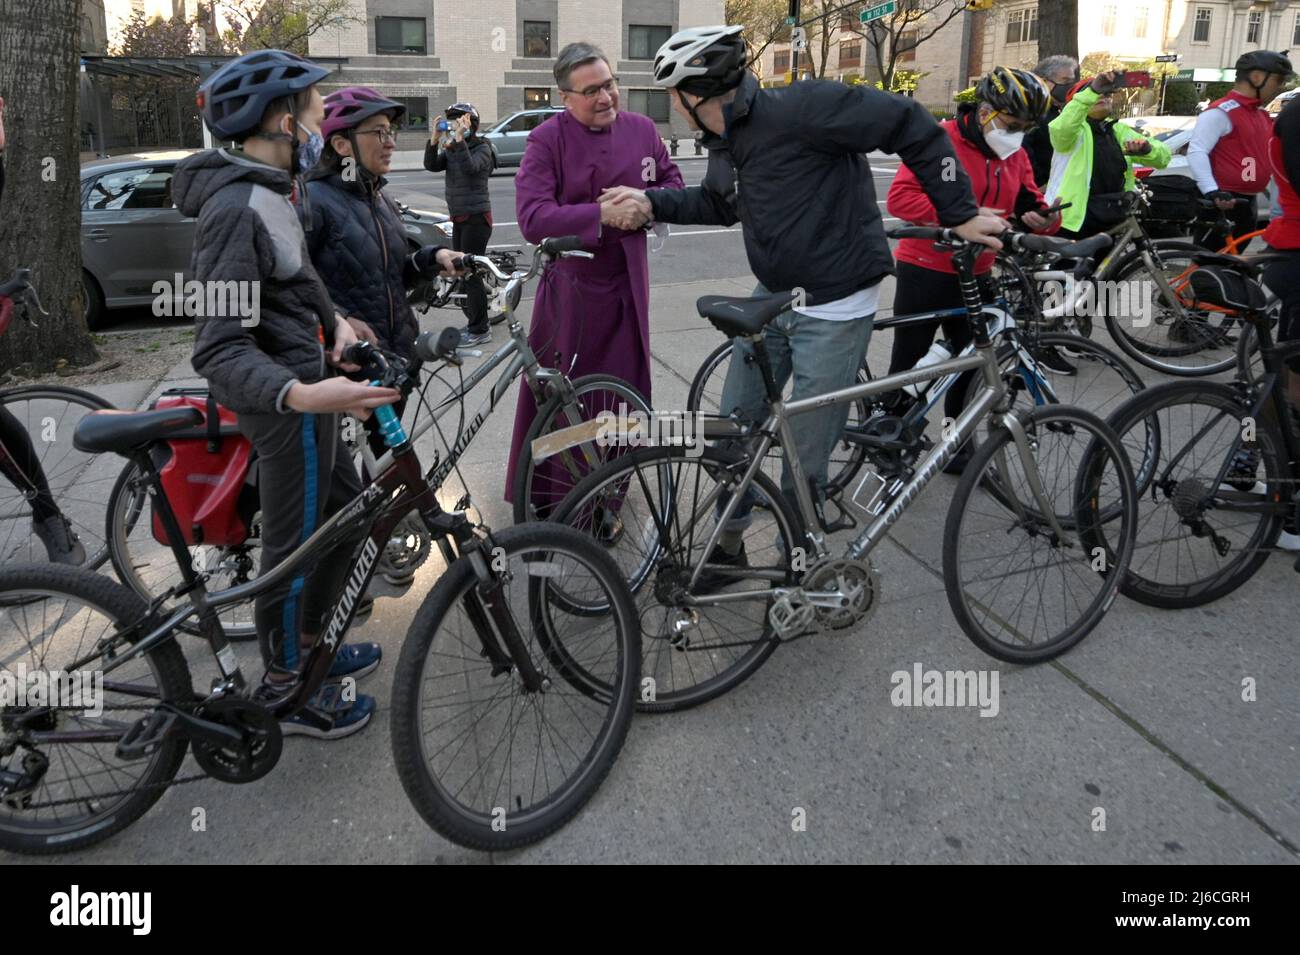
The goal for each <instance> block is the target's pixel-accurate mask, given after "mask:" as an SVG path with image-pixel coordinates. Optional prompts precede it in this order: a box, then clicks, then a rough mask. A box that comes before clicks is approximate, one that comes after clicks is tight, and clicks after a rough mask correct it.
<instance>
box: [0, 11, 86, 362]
mask: <svg viewBox="0 0 1300 955" xmlns="http://www.w3.org/2000/svg"><path fill="white" fill-rule="evenodd" d="M80 36H81V5H80V4H79V3H77V2H76V0H56V2H53V3H51V2H50V0H0V96H3V97H4V100H5V132H6V134H7V137H8V148H7V149H6V150H5V157H4V162H5V190H4V195H3V196H0V280H3V279H4V278H7V277H8V276H9V275H10V274H11V273H12V272H13V270H14V269H15V268H18V267H20V266H24V267H28V268H30V269H31V270H32V284H33V285H34V286H35V287H36V289H37V291H38V292H39V293H40V297H41V301H42V303H43V304H44V306H45V308H46V310H47V311H49V313H50V315H49V317H48V318H41V317H40V316H33V318H34V319H35V320H36V321H37V322H38V323H39V324H40V328H38V329H32V328H29V327H28V326H27V325H26V324H25V323H24V322H22V321H19V320H18V319H17V318H15V320H14V322H13V324H12V325H11V326H10V328H9V332H8V334H6V335H5V336H4V338H2V339H0V370H7V369H9V368H13V367H14V366H15V365H20V364H27V365H31V366H33V367H34V368H35V369H38V370H41V371H48V370H50V369H52V368H53V367H54V364H55V362H56V361H58V359H60V358H66V359H67V360H68V361H69V362H70V363H71V364H74V365H84V364H89V363H90V362H93V361H95V360H96V359H97V358H98V355H97V354H96V352H95V346H94V342H93V341H92V340H91V337H90V332H89V331H87V329H86V323H85V319H84V318H83V316H82V302H81V209H80V205H81V203H80V184H81V182H80V174H81V166H80V162H79V156H78V148H77V147H78V130H80V129H81V122H80V115H79V112H80V111H79V105H78V97H77V94H78V60H79V57H78V49H77V48H78V43H79V40H80Z"/></svg>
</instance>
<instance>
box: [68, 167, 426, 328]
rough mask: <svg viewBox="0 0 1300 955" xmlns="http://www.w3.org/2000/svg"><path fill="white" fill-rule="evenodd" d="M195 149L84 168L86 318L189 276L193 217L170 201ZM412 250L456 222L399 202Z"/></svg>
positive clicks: (103, 317) (99, 322) (90, 321)
mask: <svg viewBox="0 0 1300 955" xmlns="http://www.w3.org/2000/svg"><path fill="white" fill-rule="evenodd" d="M194 152H195V150H188V149H187V150H173V151H171V152H158V153H148V154H145V153H140V154H135V155H131V156H118V157H116V158H113V159H103V160H96V161H94V162H89V163H86V164H85V165H84V166H82V167H81V263H82V270H81V284H82V288H83V291H84V295H83V297H84V299H85V303H86V304H85V315H86V324H87V325H88V326H89V327H91V328H101V327H103V326H104V325H105V324H107V320H108V315H107V313H108V310H109V309H114V308H127V307H130V306H140V305H149V304H151V303H152V302H153V300H154V293H153V285H154V283H155V282H157V281H158V280H159V279H167V280H172V279H173V278H174V277H175V275H176V274H177V273H180V274H181V275H183V276H185V278H186V279H188V278H189V277H190V275H189V268H190V252H191V249H192V247H193V245H194V221H195V220H194V219H192V218H189V217H187V216H183V215H181V213H180V210H179V209H177V208H176V206H175V205H174V204H173V203H172V194H171V179H172V172H173V171H174V170H175V168H176V164H177V163H178V162H180V161H181V160H182V159H184V158H185V157H186V156H189V155H192V154H193V153H194ZM398 208H399V210H400V212H401V216H402V226H403V228H404V229H405V230H406V236H407V242H408V243H409V244H410V246H411V249H412V251H414V250H415V249H418V248H419V247H420V246H422V245H433V244H437V245H450V244H451V242H450V240H451V220H450V219H449V218H448V217H447V216H445V215H443V214H442V213H438V212H423V211H416V210H413V209H409V208H407V207H406V206H403V205H402V204H401V203H398Z"/></svg>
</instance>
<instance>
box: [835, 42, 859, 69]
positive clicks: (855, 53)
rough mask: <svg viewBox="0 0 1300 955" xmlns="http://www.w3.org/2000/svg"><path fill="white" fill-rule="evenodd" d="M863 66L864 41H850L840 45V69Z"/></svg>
mask: <svg viewBox="0 0 1300 955" xmlns="http://www.w3.org/2000/svg"><path fill="white" fill-rule="evenodd" d="M861 65H862V41H860V40H849V41H846V42H844V43H841V44H840V67H841V68H844V67H849V66H861Z"/></svg>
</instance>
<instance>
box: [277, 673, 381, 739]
mask: <svg viewBox="0 0 1300 955" xmlns="http://www.w3.org/2000/svg"><path fill="white" fill-rule="evenodd" d="M342 690H343V688H342V684H339V683H326V684H325V685H324V686H322V687H321V688H320V690H319V691H318V692H317V693H316V695H315V696H314V697H312V699H311V702H309V703H308V704H307V705H306V706H305V707H303V708H302V709H301V710H299V711H298V712H297V713H295V714H294V715H293V716H290V717H289V718H288V719H283V720H281V721H280V732H281V733H282V734H283V735H285V736H310V737H312V738H313V739H342V738H343V737H344V736H351V735H352V734H353V733H358V732H360V731H361V730H363V729H365V726H366V724H367V723H369V722H370V717H372V716H374V714H375V698H374V697H373V696H367V695H366V694H364V693H362V694H360V695H358V696H357V698H356V700H354V701H348V700H344V699H343V698H342V696H343V693H342Z"/></svg>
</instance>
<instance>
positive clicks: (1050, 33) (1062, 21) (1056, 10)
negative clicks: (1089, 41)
mask: <svg viewBox="0 0 1300 955" xmlns="http://www.w3.org/2000/svg"><path fill="white" fill-rule="evenodd" d="M1061 54H1063V55H1065V56H1071V57H1074V59H1076V60H1077V59H1078V58H1079V0H1055V2H1053V3H1040V4H1039V5H1038V58H1039V59H1040V60H1041V59H1043V57H1046V56H1057V55H1061Z"/></svg>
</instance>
